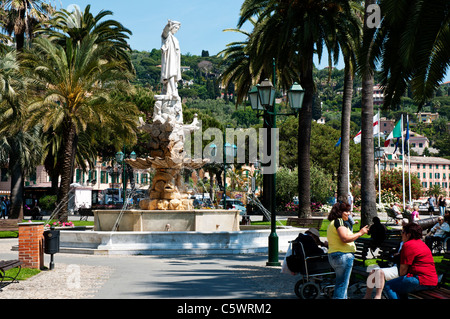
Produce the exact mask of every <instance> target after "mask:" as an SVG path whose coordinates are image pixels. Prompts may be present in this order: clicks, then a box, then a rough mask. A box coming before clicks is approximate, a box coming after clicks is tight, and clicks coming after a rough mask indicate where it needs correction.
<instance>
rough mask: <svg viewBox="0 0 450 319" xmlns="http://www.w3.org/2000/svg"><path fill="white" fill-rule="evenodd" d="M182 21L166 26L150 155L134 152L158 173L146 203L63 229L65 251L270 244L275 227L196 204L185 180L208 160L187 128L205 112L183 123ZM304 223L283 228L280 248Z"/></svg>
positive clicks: (178, 250) (173, 250)
mask: <svg viewBox="0 0 450 319" xmlns="http://www.w3.org/2000/svg"><path fill="white" fill-rule="evenodd" d="M179 27H180V23H179V22H176V21H170V20H169V22H168V24H167V25H166V27H165V28H164V31H163V33H162V42H163V45H162V48H161V50H162V68H161V82H162V84H163V90H162V92H161V95H157V96H155V99H156V103H155V107H154V114H153V119H152V123H145V122H144V121H142V120H141V125H140V127H141V129H142V130H145V131H147V132H149V133H150V136H151V140H150V141H149V144H150V154H149V155H150V156H148V157H147V158H138V159H136V160H127V163H128V164H129V165H131V166H132V167H134V168H140V169H150V168H151V169H154V170H155V171H156V175H155V176H154V178H153V182H152V185H151V187H150V189H149V192H148V198H146V199H144V200H141V202H140V209H132V210H123V209H122V210H97V211H94V230H93V231H77V230H72V231H63V232H61V235H60V246H61V250H60V251H61V252H66V253H85V254H110V255H112V254H129V255H137V254H142V255H171V254H241V253H251V252H267V238H268V235H269V233H270V230H268V229H267V230H246V231H242V230H240V227H239V211H238V210H223V209H215V210H213V209H193V207H192V200H190V199H189V196H188V194H187V193H186V189H185V187H184V185H183V180H182V176H181V174H180V173H181V170H182V169H183V168H186V167H187V168H191V169H196V168H200V167H202V166H203V165H204V164H205V163H206V162H207V160H204V159H198V160H191V159H185V157H184V153H185V152H184V140H185V135H186V134H190V133H192V132H193V131H195V130H198V129H200V127H199V125H198V124H199V123H198V121H197V118H194V120H193V122H192V123H191V124H189V125H184V124H183V113H182V104H181V99H180V97H179V96H178V91H177V82H178V81H179V80H181V71H180V48H179V43H178V40H177V39H176V38H175V37H174V34H175V33H176V31H178V28H179ZM305 230H306V229H305ZM298 232H299V229H298V228H295V229H292V228H291V229H281V230H279V231H278V237H279V242H280V249H282V250H286V249H287V247H288V240H292V239H293V238H295V237H296V236H297V235H298Z"/></svg>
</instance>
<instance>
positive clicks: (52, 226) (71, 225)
mask: <svg viewBox="0 0 450 319" xmlns="http://www.w3.org/2000/svg"><path fill="white" fill-rule="evenodd" d="M45 226H46V227H51V228H54V227H73V226H75V225H74V224H73V223H72V222H71V221H69V222H61V221H57V222H53V223H52V224H51V225H49V224H47V225H45Z"/></svg>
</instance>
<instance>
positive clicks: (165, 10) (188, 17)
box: [52, 0, 450, 82]
mask: <svg viewBox="0 0 450 319" xmlns="http://www.w3.org/2000/svg"><path fill="white" fill-rule="evenodd" d="M52 2H53V3H54V4H56V6H57V8H58V9H60V8H66V9H67V7H68V6H69V5H71V4H77V5H78V6H79V7H80V8H81V10H82V11H83V10H84V8H85V7H86V5H88V4H91V12H92V13H93V14H97V13H98V12H100V10H110V11H112V12H113V16H112V17H109V18H112V19H114V20H117V21H119V22H120V23H122V24H123V25H124V26H125V27H126V28H128V29H130V30H131V31H132V32H133V35H132V36H131V37H130V40H129V43H130V46H131V48H132V49H134V50H138V51H151V50H152V49H155V48H156V49H159V48H160V47H161V32H162V30H163V28H164V26H165V25H166V23H167V20H168V19H171V20H176V21H179V22H181V28H180V30H179V31H178V33H177V35H176V37H177V38H178V40H179V41H180V46H181V51H182V53H183V54H186V53H190V54H192V55H201V52H202V50H207V51H209V54H210V55H214V54H217V53H219V52H220V51H221V50H223V49H225V48H226V45H227V44H228V43H231V42H234V41H241V40H244V39H245V38H244V36H243V35H242V34H239V33H236V32H223V30H224V29H230V28H235V27H236V24H237V21H238V18H239V11H240V8H241V5H242V3H243V0H166V1H161V0H52ZM243 29H244V30H245V29H246V26H244V27H243ZM327 60H328V59H327V57H326V55H325V54H324V55H323V57H322V61H321V64H320V65H319V64H318V59H317V57H315V59H314V61H315V63H316V67H318V68H319V69H322V68H324V67H325V66H327V63H328V62H327ZM336 67H337V68H338V69H343V68H344V64H343V61H342V58H341V59H340V62H339V63H338V65H336ZM446 81H450V72H447V76H446V78H445V79H444V82H446Z"/></svg>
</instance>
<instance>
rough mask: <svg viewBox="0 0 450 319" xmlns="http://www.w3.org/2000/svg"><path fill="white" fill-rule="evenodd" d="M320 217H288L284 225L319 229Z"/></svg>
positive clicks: (320, 224)
mask: <svg viewBox="0 0 450 319" xmlns="http://www.w3.org/2000/svg"><path fill="white" fill-rule="evenodd" d="M322 221H323V220H322V219H319V218H298V217H297V218H295V217H288V219H287V222H286V225H287V226H298V227H304V228H311V227H313V228H317V229H320V227H321V226H322Z"/></svg>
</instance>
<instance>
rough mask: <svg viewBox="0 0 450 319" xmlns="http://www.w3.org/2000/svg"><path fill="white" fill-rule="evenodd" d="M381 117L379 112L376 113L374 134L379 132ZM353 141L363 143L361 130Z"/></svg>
mask: <svg viewBox="0 0 450 319" xmlns="http://www.w3.org/2000/svg"><path fill="white" fill-rule="evenodd" d="M379 122H380V121H379V119H378V113H377V114H375V116H374V117H373V135H376V134H378V131H379V127H380V126H379V125H380V123H379ZM353 141H354V142H355V144H359V143H361V131H359V132H358V134H356V136H355V137H354V138H353Z"/></svg>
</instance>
